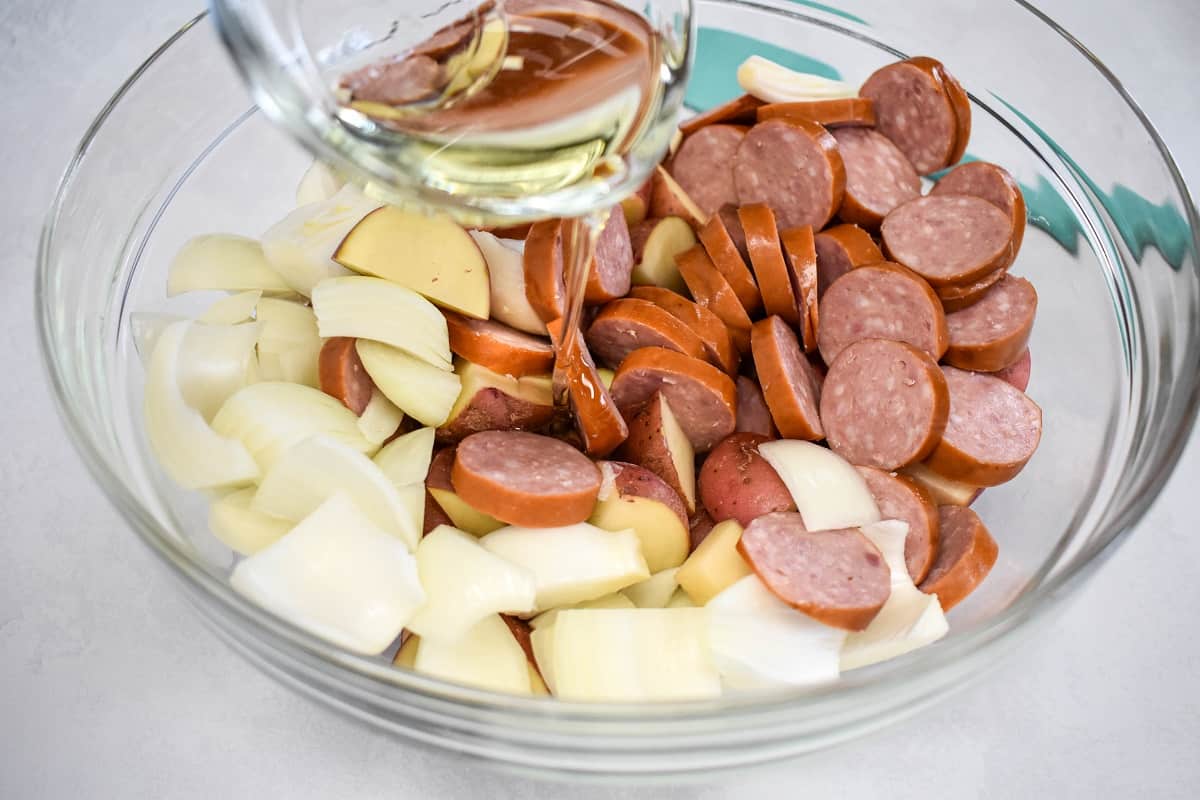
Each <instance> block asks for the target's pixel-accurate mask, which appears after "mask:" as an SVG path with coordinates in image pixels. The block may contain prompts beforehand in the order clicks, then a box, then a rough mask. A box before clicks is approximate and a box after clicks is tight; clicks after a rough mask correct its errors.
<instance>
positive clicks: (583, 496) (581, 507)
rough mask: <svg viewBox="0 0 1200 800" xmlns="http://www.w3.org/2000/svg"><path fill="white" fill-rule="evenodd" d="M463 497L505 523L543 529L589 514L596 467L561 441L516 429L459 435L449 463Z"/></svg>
mask: <svg viewBox="0 0 1200 800" xmlns="http://www.w3.org/2000/svg"><path fill="white" fill-rule="evenodd" d="M450 483H451V484H452V485H453V486H454V491H455V493H456V494H458V496H459V497H461V498H462V499H463V502H465V503H467V504H468V505H470V506H471V507H472V508H475V509H477V510H479V511H482V512H483V513H484V514H488V515H490V516H493V517H495V518H496V519H498V520H501V521H503V522H507V523H509V524H510V525H524V526H528V527H537V528H549V527H553V526H556V525H573V524H575V523H577V522H583V521H584V520H585V519H587V518H588V517H589V516H591V513H592V508H593V507H594V506H595V505H596V496H597V495H598V494H599V493H600V470H599V469H597V467H596V465H595V464H593V463H592V461H591V459H589V458H588V457H587V456H585V455H584V454H583V453H580V452H579V451H578V450H576V449H575V448H573V447H571V446H570V445H569V444H567V443H565V442H560V441H559V440H557V439H553V438H551V437H549V436H539V435H538V434H536V433H524V432H522V431H485V432H483V433H476V434H473V435H471V436H468V437H467V438H466V439H463V440H462V441H461V442H460V443H459V445H458V449H457V451H456V452H455V456H454V464H453V466H452V467H451V468H450Z"/></svg>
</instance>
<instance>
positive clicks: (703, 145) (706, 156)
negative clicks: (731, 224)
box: [671, 125, 747, 214]
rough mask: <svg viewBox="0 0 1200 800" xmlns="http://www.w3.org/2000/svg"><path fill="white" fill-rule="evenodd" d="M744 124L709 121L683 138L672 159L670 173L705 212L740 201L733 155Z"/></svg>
mask: <svg viewBox="0 0 1200 800" xmlns="http://www.w3.org/2000/svg"><path fill="white" fill-rule="evenodd" d="M746 130H747V128H745V127H743V126H741V125H709V126H707V127H705V128H701V129H700V130H698V131H696V132H695V133H693V134H692V135H691V136H688V137H687V138H685V139H684V140H683V144H681V145H680V146H679V152H677V153H676V154H675V156H674V158H672V159H671V175H672V176H673V177H674V178H675V181H676V182H677V183H678V184H679V185H680V186H681V187H683V190H684V191H685V192H687V194H688V197H690V198H692V201H693V202H695V204H696V205H697V206H699V207H700V210H701V211H703V212H704V213H705V214H712V213H714V212H716V211H717V210H718V209H720V208H721V206H723V205H725V204H726V203H736V202H737V188H736V187H735V186H734V184H733V157H734V155H735V154H736V153H737V149H738V145H740V144H741V143H742V140H743V139H745V138H746Z"/></svg>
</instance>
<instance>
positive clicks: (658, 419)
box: [618, 392, 696, 514]
mask: <svg viewBox="0 0 1200 800" xmlns="http://www.w3.org/2000/svg"><path fill="white" fill-rule="evenodd" d="M618 454H619V455H620V457H621V458H623V459H624V460H626V461H631V462H633V463H634V464H637V465H638V466H641V467H645V468H646V469H648V470H650V471H651V472H653V473H654V474H655V475H657V476H658V477H660V478H662V479H663V480H664V481H666V482H667V485H668V486H670V487H671V488H672V489H674V490H675V491H676V492H678V493H679V496H680V497H682V498H683V502H684V504H685V505H686V506H687V510H688V513H689V514H690V513H693V512H695V510H696V453H695V450H694V449H693V448H692V442H691V440H690V439H688V437H687V434H686V433H684V432H683V428H681V427H680V426H679V421H678V420H676V419H675V414H674V412H672V411H671V405H670V403H668V402H667V398H666V397H664V396H663V394H662V393H661V392H659V393H657V394H655V395H654V398H652V399H651V400H650V402H649V403H647V404H646V407H645V408H643V409H642V410H641V411H639V412H638V413H637V415H636V416H635V417H634V418H633V421H631V422H630V423H629V438H628V439H626V440H625V444H623V445H622V446H621V450H619V451H618Z"/></svg>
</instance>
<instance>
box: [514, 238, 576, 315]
mask: <svg viewBox="0 0 1200 800" xmlns="http://www.w3.org/2000/svg"><path fill="white" fill-rule="evenodd" d="M524 259H525V298H526V299H527V300H528V301H529V305H531V306H533V310H534V311H535V312H537V315H538V316H539V317H541V318H542V322H547V323H548V322H553V321H554V320H556V319H561V318H562V316H563V315H564V314H566V313H567V300H566V297H567V288H566V285H565V284H564V283H563V230H562V220H559V219H551V220H542V221H541V222H535V223H533V225H531V226H529V234H528V235H527V236H526V237H525V255H524Z"/></svg>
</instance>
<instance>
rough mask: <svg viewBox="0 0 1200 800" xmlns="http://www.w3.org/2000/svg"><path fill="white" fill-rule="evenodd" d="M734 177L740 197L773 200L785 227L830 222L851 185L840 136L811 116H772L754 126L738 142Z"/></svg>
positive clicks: (771, 203)
mask: <svg viewBox="0 0 1200 800" xmlns="http://www.w3.org/2000/svg"><path fill="white" fill-rule="evenodd" d="M733 177H734V182H735V183H736V185H737V194H738V202H739V203H741V204H742V205H751V204H753V203H765V204H766V205H768V206H770V207H771V209H772V210H773V211H774V212H775V216H776V217H777V218H778V219H779V226H780V227H781V228H797V227H799V226H801V225H812V226H813V227H814V228H817V229H820V228H823V227H825V223H827V222H829V220H830V219H831V218H832V217H833V215H834V213H835V212H836V211H837V210H838V207H839V206H841V204H842V195H843V193H844V191H845V188H846V168H845V166H844V165H843V164H842V157H841V155H839V154H838V149H837V141H836V140H834V138H833V137H832V136H831V135H830V134H829V131H827V130H825V129H824V128H822V127H821V126H820V125H818V124H817V123H815V122H809V121H808V120H806V119H771V120H767V121H766V122H760V123H758V124H757V125H755V126H754V127H753V128H751V129H750V132H749V133H747V134H746V138H745V139H743V140H742V144H741V146H740V147H738V151H737V157H736V158H735V159H734V164H733Z"/></svg>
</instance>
